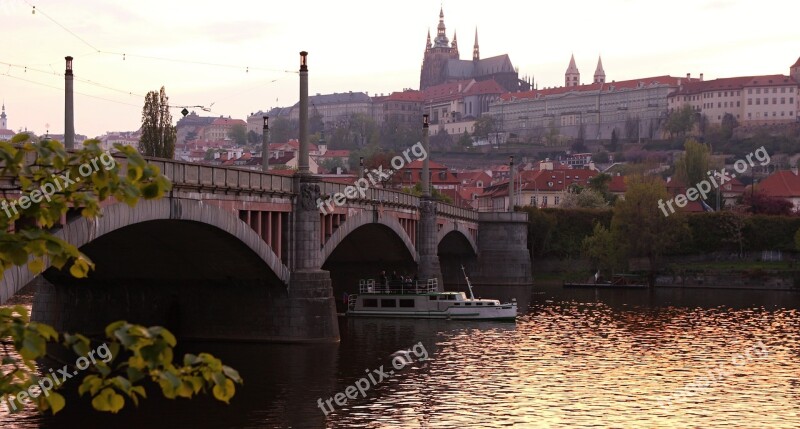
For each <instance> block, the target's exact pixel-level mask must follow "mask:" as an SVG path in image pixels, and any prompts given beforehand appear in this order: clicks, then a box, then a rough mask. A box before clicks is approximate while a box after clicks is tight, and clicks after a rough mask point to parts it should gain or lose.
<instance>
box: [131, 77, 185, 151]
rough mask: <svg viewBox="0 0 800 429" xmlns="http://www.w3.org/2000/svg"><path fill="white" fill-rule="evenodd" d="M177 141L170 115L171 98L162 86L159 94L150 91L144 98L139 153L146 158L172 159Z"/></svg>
mask: <svg viewBox="0 0 800 429" xmlns="http://www.w3.org/2000/svg"><path fill="white" fill-rule="evenodd" d="M176 139H177V131H176V128H175V126H174V125H172V115H171V114H170V113H169V97H167V94H166V92H165V91H164V87H163V86H162V87H161V90H160V91H159V92H156V91H150V92H148V93H147V95H146V96H145V98H144V108H143V109H142V136H141V137H140V138H139V151H141V152H142V154H143V155H145V156H155V157H159V158H168V159H172V158H173V157H174V156H175V140H176Z"/></svg>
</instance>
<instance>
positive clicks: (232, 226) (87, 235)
mask: <svg viewBox="0 0 800 429" xmlns="http://www.w3.org/2000/svg"><path fill="white" fill-rule="evenodd" d="M160 220H179V221H193V222H198V223H200V224H205V225H209V226H212V227H215V228H216V229H219V230H221V231H225V232H226V233H227V234H230V235H232V236H233V237H235V238H236V239H238V240H239V241H240V242H242V243H243V244H244V245H245V246H247V247H248V248H249V249H250V250H252V251H253V252H254V253H255V254H256V255H257V256H258V257H259V258H260V259H261V260H262V261H263V262H264V263H265V264H266V265H267V266H268V267H269V268H270V269H271V270H272V272H273V273H274V274H275V276H276V277H277V278H278V279H280V281H281V282H282V283H283V284H288V282H289V269H288V268H287V267H286V266H285V265H284V264H283V263H282V262H281V260H280V259H279V258H278V257H277V255H276V254H275V253H274V252H273V251H272V249H270V247H269V246H268V245H267V244H266V242H264V241H263V240H262V239H261V238H260V237H259V236H258V234H256V232H255V231H253V230H252V229H251V228H250V226H248V225H247V224H246V223H244V222H242V221H241V220H240V219H239V218H238V217H237V216H235V215H234V214H233V213H232V212H230V211H227V210H224V209H222V208H219V207H217V206H215V205H212V204H208V203H205V202H203V201H197V200H185V199H170V198H162V199H158V200H146V201H140V202H139V203H138V204H137V205H136V206H134V207H130V206H128V205H127V204H123V203H118V204H113V205H110V206H106V207H104V209H103V216H102V217H100V218H97V219H86V218H83V217H81V218H78V219H75V220H74V221H72V222H69V223H68V224H66V225H64V227H63V228H62V229H61V230H59V231H57V232H56V233H55V234H54V235H55V236H56V237H59V238H61V239H64V240H66V241H67V242H69V243H71V244H73V245H75V246H77V247H79V248H80V247H82V246H84V245H86V244H89V243H91V242H92V241H94V240H96V239H98V238H100V237H102V236H105V235H107V234H110V233H113V232H114V231H117V230H121V229H123V228H126V227H129V226H134V225H137V224H141V223H145V222H150V221H160ZM48 265H49V263H48ZM37 275H38V274H34V273H31V272H30V270H29V269H28V268H27V266H21V267H16V266H15V267H12V268H9V269H8V270H6V271H5V272H4V273H3V278H2V282H1V283H0V303H4V302H5V301H6V300H8V299H9V298H10V297H11V296H13V295H14V294H15V293H16V292H17V291H18V290H19V289H20V288H22V287H23V286H25V285H27V284H28V283H30V282H31V281H32V280H33V279H34V278H35V277H36V276H37Z"/></svg>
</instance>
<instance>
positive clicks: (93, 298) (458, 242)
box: [0, 159, 530, 341]
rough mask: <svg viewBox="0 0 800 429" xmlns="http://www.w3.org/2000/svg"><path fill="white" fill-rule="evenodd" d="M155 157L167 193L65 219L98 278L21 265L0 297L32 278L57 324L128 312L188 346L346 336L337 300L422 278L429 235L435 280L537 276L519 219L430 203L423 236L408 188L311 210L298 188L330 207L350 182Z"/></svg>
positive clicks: (38, 313)
mask: <svg viewBox="0 0 800 429" xmlns="http://www.w3.org/2000/svg"><path fill="white" fill-rule="evenodd" d="M150 162H151V163H152V164H155V165H157V166H158V167H159V168H160V169H161V171H162V172H163V173H164V174H165V175H166V176H167V177H168V178H170V179H171V180H172V183H173V189H172V190H171V191H170V193H169V195H167V196H165V197H164V198H162V199H159V200H153V201H142V202H140V203H139V204H137V205H136V206H135V207H129V206H127V205H125V204H122V203H114V202H110V203H108V204H106V205H105V206H104V213H103V216H102V217H100V218H98V219H94V220H89V219H85V218H83V217H80V216H74V217H68V218H67V221H66V222H64V223H63V225H62V226H61V227H60V228H59V229H58V230H57V231H56V235H57V236H59V237H61V238H63V239H65V240H67V241H68V242H70V243H72V244H74V245H76V246H78V247H80V248H81V251H83V252H84V253H85V254H86V255H87V256H89V257H90V258H91V259H92V260H93V261H94V262H95V264H96V267H97V268H96V270H95V271H93V272H92V273H91V274H90V277H89V279H83V280H76V279H73V278H71V277H70V276H68V275H66V274H65V273H63V272H60V271H58V270H56V269H54V268H52V267H51V268H49V269H47V270H46V271H45V272H44V273H42V275H36V274H33V273H31V272H30V271H29V270H28V269H27V267H15V268H12V269H9V270H7V271H6V272H5V273H4V275H3V278H2V284H0V298H2V302H5V301H6V300H8V298H10V297H11V296H13V295H14V294H15V293H16V292H17V291H18V290H19V289H20V288H22V287H23V286H25V285H28V284H30V283H32V282H33V283H34V284H35V286H36V289H37V293H36V297H35V301H34V319H36V320H42V321H46V322H49V323H51V324H54V325H56V326H57V327H59V328H61V329H80V330H82V331H84V332H85V331H87V330H89V331H97V332H99V331H100V328H102V325H103V324H105V323H108V322H110V321H113V320H117V319H120V318H128V319H129V320H132V321H135V322H137V323H152V324H166V325H167V326H168V327H170V328H172V329H173V330H175V331H177V332H178V333H179V334H181V335H182V336H183V337H190V338H214V339H219V338H224V339H234V340H286V341H300V340H320V339H337V338H338V328H337V326H336V323H337V321H336V310H335V306H337V305H338V306H339V310H340V311H343V306H342V303H341V301H342V300H341V299H339V298H340V297H341V296H342V295H344V294H345V293H354V292H357V287H358V286H357V285H358V279H359V278H367V277H372V278H375V277H377V276H378V275H379V272H380V271H381V270H386V271H387V273H392V272H397V273H398V274H408V275H414V274H416V273H417V272H418V271H419V272H420V273H422V272H423V271H425V269H424V268H423V267H422V266H421V265H424V264H425V262H424V261H422V260H423V259H425V253H426V251H425V246H426V244H425V241H426V240H427V242H428V247H429V249H428V252H427V253H429V254H430V253H433V254H432V258H433V259H432V262H431V258H430V256H431V255H429V257H428V262H427V264H428V265H429V266H428V267H427V270H428V272H430V273H432V274H431V275H430V276H431V277H433V276H435V277H438V278H439V280H440V284H444V285H447V286H456V285H458V284H459V283H461V282H463V277H462V275H461V270H460V266H461V265H462V264H463V265H465V266H466V267H467V269H468V273H469V274H470V276H471V278H473V280H474V282H476V283H478V284H492V285H503V284H527V283H529V282H530V262H529V258H528V256H527V250H526V245H527V239H526V233H527V232H526V231H527V227H526V223H525V219H524V215H520V214H517V213H477V212H475V211H472V210H468V209H464V208H460V207H456V206H452V205H448V204H444V203H441V202H430V201H429V203H431V205H432V206H433V207H432V209H429V210H428V213H429V214H428V216H427V218H429V223H428V226H427V228H428V229H429V233H427V234H426V233H424V231H423V230H424V229H425V228H426V226H425V225H426V224H425V219H426V212H425V211H424V210H421V209H420V208H421V207H425V204H421V203H423V202H421V201H420V198H418V197H416V196H413V195H409V194H406V193H402V192H398V191H394V190H389V189H380V188H370V189H367V191H366V193H365V194H364V195H363V197H362V196H361V195H360V194H358V195H356V198H353V199H348V200H347V201H346V203H345V204H343V205H342V206H340V207H335V209H334V210H333V211H331V212H329V213H323V211H321V210H317V208H316V207H311V210H308V208H309V207H308V206H309V202H308V201H303V197H302V196H301V194H302V192H300V190H301V187H302V186H311V188H310V189H312V190H313V191H315V192H317V191H318V194H317V193H315V194H314V196H315V197H319V198H323V199H325V198H327V197H328V196H333V195H335V194H336V193H339V192H341V193H343V194H344V193H345V188H346V186H347V185H344V184H340V183H331V182H326V181H325V179H324V178H312V179H310V180H309V178H307V177H306V180H305V182H308V183H311V184H310V185H309V184H308V183H304V184H301V183H300V180H299V178H298V177H297V176H282V175H275V174H267V173H263V172H260V171H252V170H245V169H237V168H224V167H215V166H207V165H199V164H192V163H184V162H177V161H168V160H162V159H151V160H150ZM310 204H311V205H314V206H315V204H314V201H311V202H310ZM303 205H305V206H306V207H305V208H306V210H303V208H302V207H301V206H303ZM427 236H430V238H425V237H427ZM303 249H306V250H303ZM309 249H310V250H309ZM56 285H57V286H56Z"/></svg>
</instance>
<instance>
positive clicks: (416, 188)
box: [403, 182, 453, 204]
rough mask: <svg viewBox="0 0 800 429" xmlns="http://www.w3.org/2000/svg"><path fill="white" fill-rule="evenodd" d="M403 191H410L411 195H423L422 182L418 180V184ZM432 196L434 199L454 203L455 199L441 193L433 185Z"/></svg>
mask: <svg viewBox="0 0 800 429" xmlns="http://www.w3.org/2000/svg"><path fill="white" fill-rule="evenodd" d="M403 192H406V193H409V194H411V195H416V196H418V197H421V196H422V182H417V184H416V185H414V187H412V188H404V189H403ZM431 198H433V199H434V200H438V201H441V202H443V203H448V204H453V199H452V198H450V197H449V196H447V195H445V194H443V193H441V192H440V191H439V190H438V189H436V188H434V187H433V186H431Z"/></svg>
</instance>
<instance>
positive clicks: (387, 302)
mask: <svg viewBox="0 0 800 429" xmlns="http://www.w3.org/2000/svg"><path fill="white" fill-rule="evenodd" d="M381 307H397V300H396V299H382V300H381Z"/></svg>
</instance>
